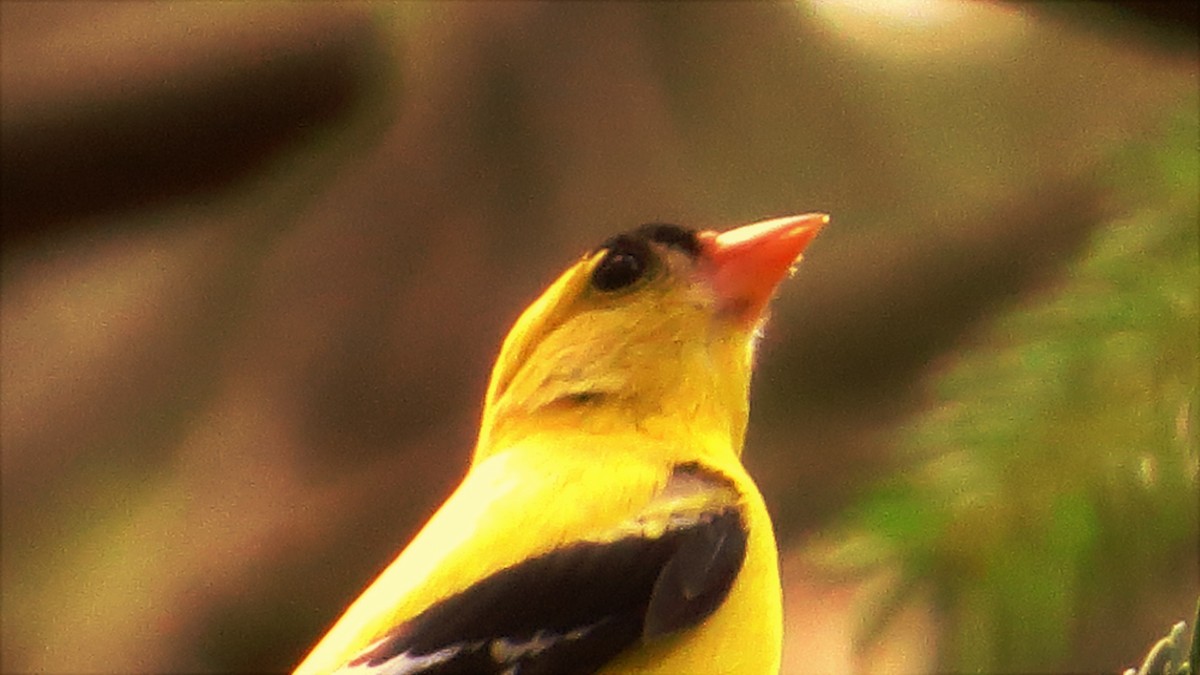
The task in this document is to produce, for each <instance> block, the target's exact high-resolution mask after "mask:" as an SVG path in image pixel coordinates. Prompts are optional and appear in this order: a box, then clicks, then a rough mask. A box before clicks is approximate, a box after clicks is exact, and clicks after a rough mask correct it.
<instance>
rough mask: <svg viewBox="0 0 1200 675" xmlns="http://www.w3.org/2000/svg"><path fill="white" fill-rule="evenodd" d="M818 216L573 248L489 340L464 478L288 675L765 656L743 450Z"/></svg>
mask: <svg viewBox="0 0 1200 675" xmlns="http://www.w3.org/2000/svg"><path fill="white" fill-rule="evenodd" d="M828 221H829V218H828V216H825V215H822V214H809V215H803V216H794V217H787V218H777V219H773V220H767V221H763V222H760V223H755V224H753V225H746V226H744V227H739V228H736V229H733V230H730V231H727V232H724V233H720V234H718V233H716V232H712V231H705V232H694V231H692V230H688V229H684V228H681V227H678V226H675V225H667V224H650V225H644V226H642V227H640V228H638V229H636V230H633V231H631V232H627V233H625V234H620V235H617V236H615V237H613V238H611V239H609V240H608V241H606V242H605V243H603V244H601V245H600V246H599V247H598V248H596V249H595V250H594V251H592V252H590V253H588V254H587V255H585V256H584V257H583V259H582V260H580V261H579V262H577V263H575V264H574V265H573V266H571V268H570V269H568V270H567V271H566V272H565V273H563V275H562V276H560V277H559V278H558V280H556V281H555V282H554V283H553V284H552V285H551V286H550V288H549V289H548V290H546V292H545V293H543V294H542V296H541V297H540V298H538V299H537V300H536V301H534V303H533V304H532V305H530V306H529V308H528V309H526V310H525V312H524V313H523V314H522V315H521V317H520V318H519V319H518V320H517V323H516V325H515V326H513V328H512V331H511V332H510V333H509V334H508V337H507V338H506V339H505V340H504V345H503V347H501V349H500V356H499V358H498V359H497V360H496V365H495V368H494V369H493V371H492V377H491V380H490V383H489V385H488V390H487V397H486V399H485V403H484V409H483V421H482V424H481V428H480V431H479V439H478V443H477V444H476V447H475V453H474V456H473V458H472V460H471V465H470V468H469V469H468V470H467V474H466V476H465V477H464V478H463V481H462V483H461V484H460V485H459V486H458V488H457V489H456V490H455V491H454V493H453V494H451V495H450V497H449V498H448V499H447V500H446V502H445V503H444V504H443V505H442V506H441V507H440V508H439V509H438V511H437V512H436V513H435V514H434V515H433V517H432V518H431V519H430V520H429V522H428V523H427V524H426V525H425V527H424V528H423V529H422V530H421V531H420V533H418V534H417V536H416V537H415V538H414V539H413V541H412V542H411V543H410V544H409V545H408V547H407V548H406V549H404V551H403V552H402V553H401V554H400V556H399V557H398V558H396V560H395V561H394V562H392V564H391V565H389V566H388V567H387V569H385V570H384V571H383V573H382V574H381V575H380V576H379V578H377V579H376V580H375V581H374V583H372V584H371V585H370V587H368V588H367V590H366V591H365V592H363V594H362V595H361V596H360V597H359V598H358V600H356V601H355V602H354V603H353V604H352V605H351V606H350V608H349V609H347V610H346V612H345V614H344V615H343V616H342V617H341V619H339V620H338V621H337V623H336V624H335V625H334V626H333V628H332V629H331V630H330V631H329V632H328V634H326V635H325V637H324V638H323V639H322V640H321V641H320V642H319V643H318V644H317V646H316V647H315V648H314V649H313V650H312V652H311V653H310V654H309V655H308V657H307V658H306V659H305V660H304V662H303V663H301V664H300V666H299V667H298V668H297V669H296V671H295V672H296V673H297V675H311V674H317V673H389V674H393V675H399V674H409V673H439V674H443V673H497V674H505V675H532V674H534V673H594V672H599V673H611V674H617V673H621V674H626V673H644V674H651V673H662V674H670V675H680V674H687V673H751V674H754V675H761V674H764V673H775V672H777V671H778V669H779V659H780V649H781V643H782V633H783V614H782V599H781V590H780V583H779V569H778V561H777V557H778V553H777V550H776V546H775V537H774V533H773V532H772V527H771V521H770V517H769V516H768V514H767V509H766V506H765V504H764V503H763V498H762V495H761V494H760V493H759V491H758V488H757V487H756V486H755V485H754V481H753V480H752V479H751V478H750V476H749V474H747V473H746V469H745V468H744V467H743V466H742V463H741V459H740V456H741V453H742V441H743V438H744V436H745V431H746V421H747V416H748V413H749V401H748V393H749V386H750V370H751V366H752V361H753V353H754V346H755V340H756V335H757V332H758V329H759V327H760V326H761V324H762V322H763V321H764V318H765V312H766V307H767V304H768V302H769V301H770V299H771V296H772V295H773V294H774V291H775V288H776V286H778V284H779V282H780V281H781V280H782V279H783V278H784V277H785V276H787V274H788V271H789V270H790V269H791V267H792V265H793V264H794V263H795V262H796V261H797V260H798V259H799V256H800V253H801V252H802V251H803V250H804V248H805V247H806V246H807V245H808V243H809V241H811V239H812V238H813V237H814V236H815V235H816V233H817V232H818V231H819V230H820V229H821V227H822V226H824V225H825V224H826V223H827V222H828Z"/></svg>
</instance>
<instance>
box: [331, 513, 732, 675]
mask: <svg viewBox="0 0 1200 675" xmlns="http://www.w3.org/2000/svg"><path fill="white" fill-rule="evenodd" d="M746 536H747V532H746V528H745V525H744V524H743V523H742V518H741V514H740V513H739V512H738V511H737V510H736V509H735V508H733V507H731V506H725V507H720V510H717V511H713V512H708V513H702V514H699V516H698V517H696V518H694V519H692V520H691V522H687V523H682V524H680V525H679V526H678V527H674V526H673V527H671V528H669V529H668V530H667V531H665V532H663V533H662V534H661V535H660V536H658V537H647V536H630V537H626V538H622V539H618V540H615V541H612V542H607V543H593V542H581V543H577V544H573V545H570V546H566V547H563V548H561V549H558V550H555V551H552V552H550V553H547V554H545V555H543V556H540V557H538V558H533V559H530V560H527V561H525V562H522V563H520V564H517V565H514V566H512V567H509V568H506V569H504V570H501V571H500V572H497V573H496V574H494V575H492V576H490V577H487V578H485V579H483V580H481V581H479V582H478V583H476V584H474V585H472V586H471V587H470V588H468V589H466V590H464V591H463V592H461V593H459V594H457V595H454V596H451V597H449V598H447V599H445V600H443V601H441V602H439V603H438V604H436V605H433V606H432V607H430V608H429V609H427V610H425V611H424V612H423V613H422V614H420V615H418V616H417V617H415V618H414V619H412V620H411V621H409V622H407V623H405V624H403V625H402V626H399V627H397V628H396V629H395V630H393V631H391V632H390V633H388V634H387V635H385V636H383V637H382V638H381V639H379V640H377V641H376V642H374V643H373V644H372V645H371V646H370V647H369V648H367V650H365V651H364V652H363V653H362V654H360V655H359V656H358V657H357V658H355V659H354V661H352V662H351V663H350V664H348V665H349V667H350V669H351V670H354V669H355V668H356V667H361V668H364V669H365V670H369V671H371V672H378V673H395V674H400V673H404V674H408V673H422V674H423V675H426V674H432V673H437V674H438V675H449V674H450V673H464V674H465V673H471V674H472V675H479V674H483V673H497V674H499V673H505V674H509V675H517V674H519V675H533V674H537V673H591V672H594V671H596V670H598V669H600V668H601V667H602V666H604V665H605V664H606V663H608V662H609V661H610V660H611V659H612V658H613V657H615V656H616V655H618V654H619V653H621V652H622V651H624V650H626V649H628V648H629V647H632V646H634V645H635V643H638V642H639V641H646V640H652V639H654V638H656V637H658V636H661V635H665V634H669V633H673V632H675V631H678V630H681V629H684V628H687V627H690V626H694V625H696V624H699V623H700V622H701V621H703V620H704V619H705V618H707V617H708V616H709V615H710V614H712V613H713V611H715V610H716V608H717V607H718V606H719V605H720V604H721V602H722V601H723V600H724V599H725V596H726V595H727V594H728V592H729V588H730V587H731V586H732V585H733V580H734V578H735V577H736V576H737V573H738V571H739V570H740V569H741V566H742V560H743V559H744V558H745V553H746Z"/></svg>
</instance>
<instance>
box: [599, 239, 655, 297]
mask: <svg viewBox="0 0 1200 675" xmlns="http://www.w3.org/2000/svg"><path fill="white" fill-rule="evenodd" d="M650 256H651V253H650V249H649V248H648V247H647V246H646V244H645V243H644V242H640V241H634V240H628V239H623V238H617V239H616V240H614V241H613V242H611V243H610V244H609V249H608V253H607V254H606V255H605V256H604V259H603V260H601V261H600V264H599V265H596V269H595V270H593V271H592V286H594V287H595V288H596V290H600V291H616V290H620V289H622V288H625V287H626V286H629V285H631V284H633V283H634V282H636V281H637V280H638V279H641V278H642V276H643V275H645V273H646V270H647V269H648V268H649V267H650V262H651V261H650Z"/></svg>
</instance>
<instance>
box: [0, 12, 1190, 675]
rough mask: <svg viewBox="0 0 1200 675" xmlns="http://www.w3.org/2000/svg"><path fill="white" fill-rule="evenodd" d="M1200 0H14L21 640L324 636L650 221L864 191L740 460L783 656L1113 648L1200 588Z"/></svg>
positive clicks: (7, 508)
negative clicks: (759, 521) (533, 318)
mask: <svg viewBox="0 0 1200 675" xmlns="http://www.w3.org/2000/svg"><path fill="white" fill-rule="evenodd" d="M1197 52H1198V50H1197V21H1196V10H1195V8H1194V7H1193V6H1192V4H1191V3H1185V4H1172V3H1149V4H1144V5H1143V4H1137V3H1098V4H1086V3H1067V4H1060V5H1032V4H1008V3H999V2H955V1H951V0H931V1H928V2H911V1H908V0H903V1H902V0H892V1H891V2H887V3H857V2H851V1H850V0H819V1H818V0H809V1H802V2H794V3H786V4H766V3H762V4H745V3H711V4H705V3H694V4H687V5H666V4H656V3H622V4H608V3H601V4H589V3H582V2H580V3H566V4H557V5H549V4H538V3H516V2H509V3H495V4H492V3H463V4H454V3H412V4H354V3H333V4H321V3H316V2H313V3H291V2H287V3H271V2H261V3H253V4H250V3H245V4H240V3H225V2H215V3H205V2H186V3H174V4H172V3H153V4H151V3H132V2H120V3H104V2H87V3H82V2H81V3H60V2H48V3H38V2H4V3H3V4H2V5H0V77H2V86H0V93H2V97H3V98H2V105H0V112H2V124H0V134H2V137H0V141H2V145H0V149H2V152H0V171H2V181H0V188H2V201H0V205H2V209H3V214H2V215H3V221H2V244H3V254H2V255H3V257H2V263H3V266H2V268H0V282H2V283H0V291H2V292H0V317H2V321H0V449H2V460H3V463H2V467H0V468H2V480H3V485H2V487H3V490H2V507H3V508H2V511H0V514H2V527H3V532H2V533H3V549H2V554H3V555H2V557H0V584H2V585H0V591H2V593H3V597H2V603H0V612H2V620H3V623H2V635H0V670H3V671H4V672H6V673H12V672H33V671H37V672H52V673H65V672H72V673H83V672H108V673H117V672H222V671H224V672H231V671H232V672H269V671H283V670H287V669H289V668H290V667H291V666H293V665H295V664H296V662H297V661H298V660H299V658H300V657H301V656H302V655H303V654H304V652H305V651H306V650H307V649H308V648H309V647H310V646H311V644H312V643H313V642H314V641H315V640H316V639H317V638H318V637H319V635H320V634H321V633H322V632H323V631H324V630H325V628H326V627H327V626H328V625H329V624H330V623H331V622H332V621H333V620H334V619H335V618H336V617H337V616H338V614H339V613H340V611H341V610H342V609H343V607H344V606H345V605H346V604H347V603H348V602H349V601H350V600H351V599H352V598H353V597H354V596H356V595H357V593H358V592H359V591H360V590H361V589H362V588H363V587H364V586H365V584H366V583H367V582H369V581H370V580H371V579H372V578H373V576H374V575H375V574H376V573H377V572H378V571H380V570H381V569H382V568H383V567H384V566H385V565H386V564H387V563H388V562H389V561H390V560H391V559H392V557H393V556H394V555H395V553H396V552H397V551H399V550H400V548H402V547H403V545H404V544H405V543H406V541H407V540H408V538H409V537H411V536H412V534H413V533H414V532H415V530H416V528H417V527H419V525H420V524H421V523H422V522H423V521H424V520H425V518H427V517H428V515H429V514H430V513H431V512H432V510H433V509H434V508H435V507H436V506H437V505H438V504H439V503H440V501H441V500H442V499H443V498H444V497H445V496H446V495H447V494H448V492H449V491H450V490H451V489H452V488H453V486H454V485H455V483H456V482H457V480H458V479H459V477H460V476H461V475H462V473H463V471H464V469H465V466H466V461H467V458H468V455H469V452H470V450H471V445H472V441H473V436H474V432H475V429H476V423H477V419H478V416H479V412H480V400H481V398H482V395H483V391H484V386H485V383H486V378H487V376H488V372H489V368H490V366H491V359H492V357H493V356H494V354H495V353H496V351H497V349H498V347H499V344H500V341H501V339H502V338H503V336H504V334H505V332H506V331H507V329H508V326H509V324H510V322H511V321H512V320H513V319H514V318H515V317H516V316H517V314H518V313H519V312H520V310H521V309H522V308H523V307H524V306H525V305H526V304H527V303H528V302H529V301H530V300H532V299H533V297H535V295H536V294H537V293H538V292H539V291H540V290H541V289H542V287H543V286H544V285H546V284H547V283H548V282H549V281H550V280H552V279H553V278H554V277H555V276H556V275H557V274H558V272H559V271H560V270H561V269H562V268H563V267H565V265H567V264H568V263H570V262H571V261H573V260H574V259H575V258H576V257H577V256H578V255H579V254H580V253H582V252H583V251H585V250H587V249H589V248H590V247H592V246H594V245H595V244H596V243H597V242H599V241H600V240H602V239H604V238H605V237H607V236H608V235H610V234H612V233H614V232H616V231H620V230H623V229H626V228H629V227H632V226H635V225H637V224H640V223H642V222H646V221H653V220H658V221H664V220H665V221H674V222H679V223H684V224H687V225H691V226H696V227H714V228H724V227H729V226H733V225H737V224H741V223H746V222H750V221H752V220H756V219H760V218H765V217H770V216H777V215H785V214H791V213H801V212H808V211H825V212H828V213H830V214H832V217H833V222H832V224H831V226H830V227H829V228H828V229H827V230H826V231H825V232H824V233H823V234H822V235H821V237H820V239H819V240H817V242H816V243H815V244H814V245H813V246H812V247H811V248H810V249H809V253H808V255H807V256H806V259H805V262H804V264H803V265H802V266H801V267H800V269H799V271H798V273H797V275H796V276H795V278H794V279H792V280H791V281H790V282H789V283H788V284H787V285H786V286H785V287H784V289H783V291H782V293H781V296H780V297H779V298H778V301H777V303H776V305H775V315H774V320H773V323H772V324H771V325H770V326H769V327H768V330H767V332H766V335H765V338H764V340H763V342H762V347H761V353H760V357H759V361H758V374H757V379H756V382H755V385H754V412H753V415H752V422H751V430H750V435H749V438H748V442H747V452H746V457H747V461H748V464H749V465H750V469H751V471H752V472H753V473H754V474H755V475H756V476H757V477H758V478H759V480H760V484H761V486H762V488H763V491H764V493H765V495H766V498H767V501H768V504H769V505H770V507H771V508H772V511H773V512H774V514H775V518H776V528H777V531H778V534H779V538H780V541H781V544H782V549H783V553H782V555H783V570H784V582H785V587H786V588H785V597H786V603H787V609H786V611H787V644H786V647H785V664H784V672H785V673H830V672H852V671H860V672H879V673H896V672H929V671H941V672H962V671H976V672H978V671H984V672H1023V673H1027V672H1064V671H1092V672H1094V671H1099V670H1104V671H1114V670H1118V669H1121V668H1124V667H1127V666H1132V665H1135V663H1137V662H1139V661H1140V660H1141V657H1142V656H1143V655H1144V654H1145V652H1146V650H1147V648H1148V647H1149V646H1150V644H1151V643H1152V642H1153V641H1154V640H1155V639H1156V638H1157V637H1159V636H1161V635H1162V634H1164V633H1165V632H1166V631H1167V629H1168V628H1169V626H1170V625H1171V624H1172V623H1174V622H1176V621H1179V620H1182V619H1188V618H1190V616H1191V615H1192V612H1193V611H1194V607H1195V603H1196V600H1197V594H1198V593H1200V581H1198V580H1200V551H1198V543H1197V542H1198V541H1200V532H1198V530H1200V526H1198V519H1200V517H1198V515H1197V514H1198V513H1200V497H1198V494H1197V472H1198V469H1197V465H1198V458H1197V457H1198V455H1197V452H1198V451H1197V447H1198V441H1197V439H1198V434H1197V411H1198V409H1200V394H1198V392H1200V388H1198V386H1197V382H1198V370H1200V366H1198V344H1200V318H1198V317H1200V314H1198V310H1197V306H1198V302H1200V290H1198V288H1200V269H1198V261H1200V243H1198V233H1200V225H1198V221H1197V219H1198V200H1200V197H1198V195H1200V132H1198V127H1200V125H1198V122H1200V119H1198V118H1200V95H1198V91H1200V83H1198V81H1197V74H1198V70H1200V67H1198V65H1197Z"/></svg>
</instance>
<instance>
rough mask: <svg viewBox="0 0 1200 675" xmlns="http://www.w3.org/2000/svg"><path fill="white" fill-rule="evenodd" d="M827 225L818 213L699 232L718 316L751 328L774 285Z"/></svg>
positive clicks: (773, 290)
mask: <svg viewBox="0 0 1200 675" xmlns="http://www.w3.org/2000/svg"><path fill="white" fill-rule="evenodd" d="M828 222H829V216H827V215H825V214H823V213H809V214H805V215H803V216H788V217H786V218H773V219H771V220H764V221H762V222H758V223H754V224H752V225H744V226H742V227H738V228H734V229H732V230H729V231H727V232H721V233H717V232H704V233H701V235H700V238H701V242H702V247H703V256H704V258H705V260H706V263H707V266H708V269H709V270H710V274H711V275H712V285H713V290H714V291H715V292H716V294H717V302H718V304H719V308H720V312H721V313H722V314H723V315H726V316H730V317H732V318H733V319H734V320H735V321H737V322H740V323H742V324H743V325H748V324H753V323H756V322H757V321H758V319H759V317H761V316H762V313H763V310H765V309H766V306H767V303H768V302H770V300H771V296H772V295H774V293H775V288H776V287H777V286H778V285H779V282H781V281H783V278H784V277H786V276H787V274H788V271H789V270H791V268H792V265H793V264H795V262H796V261H797V259H799V257H800V254H801V253H803V252H804V249H805V247H807V246H808V243H809V242H810V241H812V239H813V237H815V236H817V232H820V231H821V228H822V227H824V226H825V224H826V223H828Z"/></svg>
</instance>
